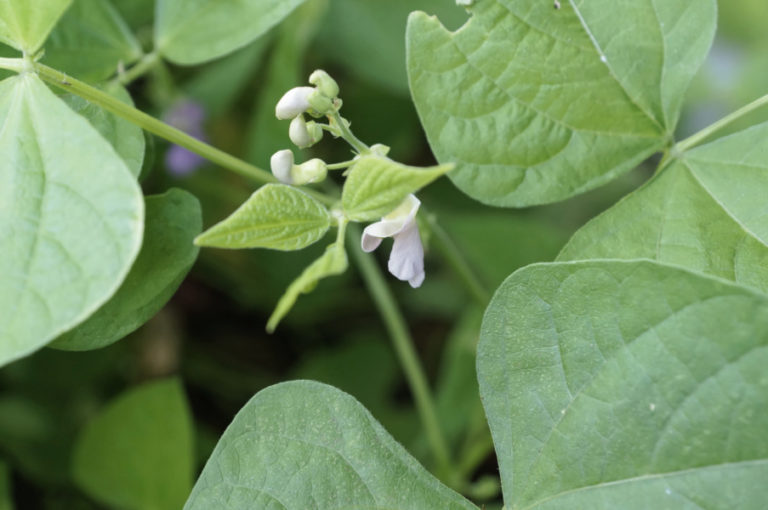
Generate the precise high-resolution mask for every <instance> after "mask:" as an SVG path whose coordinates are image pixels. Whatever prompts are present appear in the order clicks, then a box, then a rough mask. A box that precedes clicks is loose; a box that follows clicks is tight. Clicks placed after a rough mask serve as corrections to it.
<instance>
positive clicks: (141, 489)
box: [72, 379, 194, 510]
mask: <svg viewBox="0 0 768 510" xmlns="http://www.w3.org/2000/svg"><path fill="white" fill-rule="evenodd" d="M193 470H194V444H193V431H192V417H191V415H190V412H189V407H188V405H187V399H186V397H185V396H184V390H183V388H182V387H181V384H179V382H178V381H177V380H175V379H170V380H164V381H159V382H152V383H149V384H145V385H143V386H140V387H138V388H136V389H133V390H130V391H128V392H126V393H124V394H123V395H120V396H119V397H118V398H117V399H115V400H114V401H113V402H111V403H110V404H109V405H107V407H106V408H105V409H104V410H103V411H101V413H100V414H98V415H97V416H96V417H95V418H94V419H93V420H92V421H91V422H90V423H89V424H88V426H87V427H86V428H85V429H84V430H83V432H82V433H81V435H80V437H79V438H78V440H77V444H76V445H75V452H74V456H73V460H72V475H73V478H74V480H75V482H76V483H77V485H78V486H80V488H81V489H83V490H84V491H85V492H86V493H88V494H89V495H90V496H91V497H93V498H94V499H96V500H98V501H100V502H102V503H104V504H106V505H108V506H109V507H110V508H124V509H126V510H177V509H179V508H181V505H182V504H183V503H184V500H185V499H186V497H187V496H188V495H189V491H190V489H191V487H192V473H193Z"/></svg>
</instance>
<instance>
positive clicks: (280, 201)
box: [195, 184, 331, 251]
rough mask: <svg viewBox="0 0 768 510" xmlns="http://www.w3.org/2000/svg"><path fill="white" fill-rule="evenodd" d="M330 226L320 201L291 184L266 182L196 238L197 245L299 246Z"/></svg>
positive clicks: (318, 237)
mask: <svg viewBox="0 0 768 510" xmlns="http://www.w3.org/2000/svg"><path fill="white" fill-rule="evenodd" d="M330 226H331V215H330V213H329V212H328V209H326V208H325V207H324V206H323V204H321V203H320V202H318V201H317V200H315V199H314V198H312V197H311V196H309V195H307V194H306V193H304V192H303V191H299V190H298V189H296V188H293V187H291V186H286V185H284V184H267V185H265V186H262V187H261V188H259V189H258V190H257V191H256V192H255V193H254V194H253V195H251V198H249V199H248V200H247V201H246V202H245V203H244V204H243V205H241V206H240V208H239V209H238V210H236V211H235V212H234V213H232V215H231V216H230V217H229V218H227V219H225V220H223V221H221V222H220V223H218V224H216V225H214V226H213V227H211V228H210V229H208V230H206V231H205V232H203V233H202V234H201V235H200V236H198V237H197V239H195V243H196V244H197V245H199V246H212V247H216V248H271V249H273V250H285V251H289V250H300V249H302V248H305V247H307V246H309V245H310V244H312V243H314V242H315V241H318V240H319V239H321V238H322V237H323V236H324V235H325V233H326V232H327V231H328V229H329V228H330Z"/></svg>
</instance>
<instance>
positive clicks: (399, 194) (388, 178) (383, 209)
mask: <svg viewBox="0 0 768 510" xmlns="http://www.w3.org/2000/svg"><path fill="white" fill-rule="evenodd" d="M452 169H453V165H452V164H449V165H439V166H433V167H429V168H417V167H414V166H406V165H402V164H400V163H397V162H395V161H392V160H391V159H389V158H382V157H380V156H362V157H361V158H360V159H359V160H358V161H357V162H356V163H355V164H354V165H353V166H352V168H351V169H350V170H349V175H348V176H347V180H346V182H345V183H344V190H343V192H342V194H341V205H342V206H343V207H344V213H345V214H346V215H347V217H348V218H349V219H350V220H352V221H370V220H373V219H378V218H380V217H381V216H384V215H385V214H388V213H390V212H392V210H394V209H395V208H396V207H397V206H398V205H400V203H402V201H403V200H405V197H407V196H408V195H409V194H410V193H415V192H416V191H418V190H420V189H421V188H423V187H424V186H426V185H427V184H429V183H431V182H432V181H434V180H435V179H437V178H438V177H440V176H441V175H443V174H445V173H447V172H450V171H451V170H452Z"/></svg>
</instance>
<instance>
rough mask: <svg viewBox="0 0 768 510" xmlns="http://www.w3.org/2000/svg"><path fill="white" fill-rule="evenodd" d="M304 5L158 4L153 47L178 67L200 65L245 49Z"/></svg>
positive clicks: (282, 0) (182, 0)
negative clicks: (242, 48) (179, 65)
mask: <svg viewBox="0 0 768 510" xmlns="http://www.w3.org/2000/svg"><path fill="white" fill-rule="evenodd" d="M304 1H305V0H158V2H157V11H156V16H155V45H156V47H157V49H158V50H159V51H160V53H162V55H163V56H164V57H165V58H167V59H169V60H171V61H173V62H175V63H177V64H183V65H192V64H199V63H201V62H205V61H207V60H212V59H215V58H218V57H221V56H224V55H226V54H227V53H230V52H232V51H234V50H236V49H238V48H241V47H243V46H245V45H246V44H248V43H249V42H251V41H253V40H255V39H256V38H257V37H259V36H261V35H262V34H264V33H265V32H266V31H267V30H269V29H270V28H271V27H273V26H274V25H276V24H277V23H279V22H280V21H282V19H283V18H285V17H286V16H287V15H288V14H290V13H291V11H293V10H294V9H295V8H296V7H298V6H299V5H301V4H302V3H303V2H304Z"/></svg>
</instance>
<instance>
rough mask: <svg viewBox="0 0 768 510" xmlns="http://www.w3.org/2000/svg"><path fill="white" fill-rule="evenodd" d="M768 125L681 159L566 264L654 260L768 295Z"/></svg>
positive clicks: (588, 231)
mask: <svg viewBox="0 0 768 510" xmlns="http://www.w3.org/2000/svg"><path fill="white" fill-rule="evenodd" d="M766 140H768V124H763V125H760V126H757V127H754V128H752V129H748V130H746V131H742V132H741V133H737V134H735V135H732V136H729V137H727V138H722V139H720V140H718V141H716V142H714V143H711V144H709V145H705V146H703V147H700V148H697V149H694V150H692V151H690V152H688V153H685V154H683V155H682V156H680V158H679V159H677V160H675V161H674V162H672V163H671V164H670V165H669V166H668V167H666V168H665V169H663V170H662V171H661V172H660V173H659V174H658V175H657V176H656V177H655V178H654V179H653V180H651V181H650V182H648V183H647V184H646V185H645V186H643V187H642V188H640V189H639V190H637V191H636V192H634V193H632V194H631V195H628V196H627V197H626V198H624V199H623V200H622V201H620V202H619V203H618V204H617V205H615V206H614V207H612V208H611V209H609V210H608V211H606V212H604V213H603V214H602V215H600V216H598V217H597V218H595V219H594V220H592V221H591V222H590V223H588V224H587V225H586V226H584V227H583V228H582V229H581V230H579V231H578V232H577V233H576V234H575V235H574V236H573V238H572V239H571V241H570V242H569V243H568V245H566V247H565V248H564V249H563V251H562V252H561V254H560V256H559V260H575V259H590V258H618V259H632V258H649V259H655V260H659V261H662V262H667V263H670V264H677V265H681V266H685V267H688V268H691V269H695V270H696V271H700V272H704V273H709V274H712V275H715V276H719V277H721V278H726V279H729V280H733V281H736V282H738V283H743V284H747V285H752V286H755V287H757V288H759V289H761V290H763V291H768V201H766V196H768V144H766Z"/></svg>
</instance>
